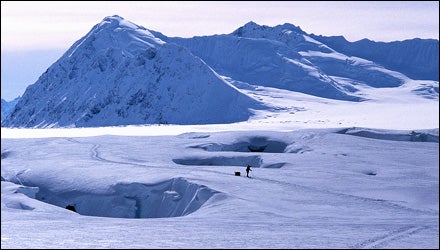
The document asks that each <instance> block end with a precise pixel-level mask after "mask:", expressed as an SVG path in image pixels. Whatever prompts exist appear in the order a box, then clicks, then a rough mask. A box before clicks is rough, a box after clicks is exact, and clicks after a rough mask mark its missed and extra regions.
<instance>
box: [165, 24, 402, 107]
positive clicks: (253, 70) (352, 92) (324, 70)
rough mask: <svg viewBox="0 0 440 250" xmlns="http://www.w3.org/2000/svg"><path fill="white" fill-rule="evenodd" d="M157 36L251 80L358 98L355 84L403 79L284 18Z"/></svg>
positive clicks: (380, 84) (394, 82)
mask: <svg viewBox="0 0 440 250" xmlns="http://www.w3.org/2000/svg"><path fill="white" fill-rule="evenodd" d="M161 37H162V39H164V40H166V41H169V42H171V41H172V42H175V43H178V44H180V45H183V46H185V47H187V48H188V49H190V50H191V52H192V53H194V54H195V55H197V56H199V57H200V58H202V59H203V60H204V61H205V62H207V63H208V64H209V65H211V66H212V67H213V68H214V69H215V70H216V71H217V72H219V73H220V74H222V75H227V76H229V77H231V78H233V79H235V80H239V81H242V82H247V83H251V84H255V85H263V86H269V87H276V88H282V89H287V90H292V91H297V92H302V93H306V94H310V95H315V96H320V97H325V98H332V99H339V100H350V101H362V100H364V98H362V95H360V94H359V91H360V90H359V88H358V85H365V86H371V87H375V88H382V87H398V86H401V85H402V84H403V83H404V82H403V80H402V79H401V77H396V76H395V74H391V72H390V70H388V69H385V68H383V67H382V66H380V65H378V64H376V63H375V62H373V61H369V60H366V59H363V58H359V57H356V56H348V55H345V54H342V53H340V52H338V51H336V50H334V49H333V48H331V47H329V46H327V45H326V44H324V43H321V42H319V41H317V40H315V39H313V38H312V37H311V36H309V35H307V34H306V33H305V32H304V31H302V30H301V29H300V28H299V27H297V26H294V25H292V24H288V23H286V24H283V25H278V26H275V27H269V26H265V25H258V24H256V23H254V22H249V23H247V24H246V25H244V26H243V27H240V28H238V29H237V30H235V31H234V32H232V33H231V34H228V35H217V36H203V37H194V38H166V37H164V36H163V35H162V36H161ZM347 79H348V81H347Z"/></svg>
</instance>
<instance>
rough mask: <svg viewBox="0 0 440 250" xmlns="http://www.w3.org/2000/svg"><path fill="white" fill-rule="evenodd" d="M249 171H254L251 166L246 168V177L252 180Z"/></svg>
mask: <svg viewBox="0 0 440 250" xmlns="http://www.w3.org/2000/svg"><path fill="white" fill-rule="evenodd" d="M249 171H252V169H251V166H249V165H247V167H246V177H249V178H251V177H250V176H249Z"/></svg>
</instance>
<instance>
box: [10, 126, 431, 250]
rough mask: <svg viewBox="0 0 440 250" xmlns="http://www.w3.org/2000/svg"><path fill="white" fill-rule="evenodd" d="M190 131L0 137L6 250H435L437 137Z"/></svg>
mask: <svg viewBox="0 0 440 250" xmlns="http://www.w3.org/2000/svg"><path fill="white" fill-rule="evenodd" d="M143 129H144V130H148V127H146V128H143ZM186 129H187V131H188V132H187V133H182V134H178V135H159V134H160V133H157V134H156V136H112V135H103V136H85V137H71V136H70V135H75V134H70V135H69V131H66V133H65V137H58V138H57V137H51V135H46V137H44V138H34V139H32V138H28V139H6V138H2V144H1V147H2V149H1V150H2V172H1V176H2V182H1V183H2V221H1V223H2V225H1V229H2V230H1V234H2V243H1V244H2V245H1V246H2V248H419V249H420V248H438V246H439V240H438V239H439V238H438V232H439V231H438V228H439V224H438V221H439V220H438V219H439V217H438V207H439V203H438V202H439V200H438V197H439V196H438V181H439V179H438V177H439V176H438V173H439V171H438V160H439V158H438V129H436V130H417V131H416V133H417V134H418V135H419V136H418V137H413V138H414V140H413V141H412V140H411V132H410V131H406V130H405V131H404V130H377V129H365V128H355V129H301V130H292V131H285V132H279V131H276V130H273V129H271V126H269V125H267V126H266V129H267V130H266V131H263V130H246V131H223V132H215V131H211V132H208V131H206V132H191V131H193V130H194V129H193V128H192V126H186ZM86 130H87V129H86ZM46 131H47V132H48V133H50V131H51V129H47V130H46ZM420 135H424V137H423V136H422V137H420ZM417 138H418V139H417ZM421 138H425V139H426V138H432V139H434V140H436V142H430V140H423V139H421ZM247 164H250V165H251V166H252V167H253V168H252V172H251V176H252V178H250V179H249V178H246V177H245V176H243V175H244V169H245V166H246V165H247ZM235 172H241V176H235V175H234V173H235ZM67 206H73V207H75V210H76V211H77V213H75V212H72V211H70V210H68V209H65V208H66V207H67ZM36 229H37V230H36Z"/></svg>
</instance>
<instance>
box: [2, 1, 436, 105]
mask: <svg viewBox="0 0 440 250" xmlns="http://www.w3.org/2000/svg"><path fill="white" fill-rule="evenodd" d="M112 15H119V16H121V17H123V18H125V19H127V20H129V21H131V22H133V23H135V24H137V25H141V26H143V27H145V28H147V29H151V30H154V31H159V32H161V33H163V34H164V35H166V36H170V37H174V36H178V37H193V36H203V35H214V34H229V33H232V32H233V31H234V30H236V29H237V28H239V27H241V26H243V25H244V24H246V23H247V22H249V21H254V22H256V23H257V24H259V25H267V26H276V25H280V24H284V23H291V24H294V25H296V26H300V28H301V29H302V30H303V31H305V32H306V33H309V34H311V33H313V34H315V35H324V36H340V35H342V36H344V37H345V38H346V39H347V40H349V41H352V42H354V41H357V40H360V39H363V38H368V39H370V40H374V41H383V42H390V41H402V40H405V39H412V38H416V37H418V38H433V39H439V2H438V1H425V2H416V1H389V2H379V1H307V2H300V1H291V2H289V1H280V2H277V1H241V2H240V1H223V2H222V1H206V2H200V1H195V2H181V1H179V2H177V1H176V2H171V1H169V2H154V1H153V2H151V1H119V2H116V1H102V2H99V1H80V2H74V1H73V2H72V1H66V2H63V1H54V2H49V1H40V2H37V1H21V2H17V1H1V54H2V63H1V93H2V98H4V99H7V100H11V99H13V98H15V97H17V96H18V95H22V94H23V93H24V90H25V88H26V87H27V86H28V85H30V84H32V83H34V82H35V81H36V80H37V79H38V77H39V76H40V75H41V74H42V73H43V72H44V71H45V70H46V69H47V68H48V67H49V66H50V65H51V64H52V63H54V62H55V61H56V60H57V59H58V58H59V57H60V56H61V55H62V54H63V53H64V52H65V51H66V50H67V49H69V47H70V46H72V45H73V43H74V42H76V41H77V40H79V39H80V38H82V37H83V36H84V35H85V34H87V32H89V31H90V30H91V29H92V27H93V26H94V25H95V24H97V23H99V22H101V21H102V19H104V18H105V17H106V16H112Z"/></svg>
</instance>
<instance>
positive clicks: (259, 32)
mask: <svg viewBox="0 0 440 250" xmlns="http://www.w3.org/2000/svg"><path fill="white" fill-rule="evenodd" d="M286 32H288V33H289V32H294V33H297V34H305V32H304V31H302V30H301V28H300V27H299V26H295V25H293V24H290V23H285V24H283V25H277V26H274V27H270V26H267V25H259V24H257V23H255V22H254V21H250V22H247V23H246V24H245V25H243V26H242V27H240V28H238V29H236V30H235V31H234V32H232V35H235V36H239V37H263V38H265V37H268V36H271V35H270V34H271V33H272V34H282V33H286Z"/></svg>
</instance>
